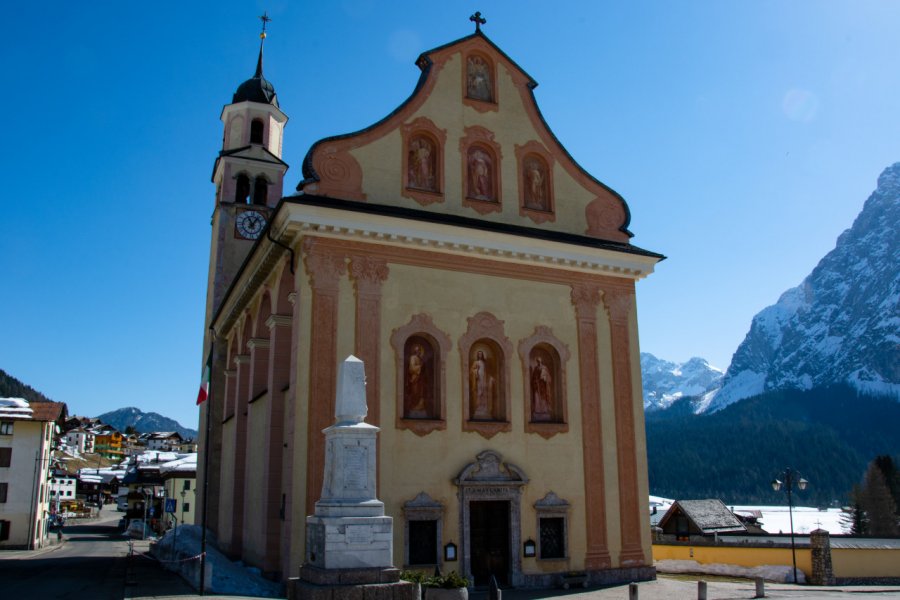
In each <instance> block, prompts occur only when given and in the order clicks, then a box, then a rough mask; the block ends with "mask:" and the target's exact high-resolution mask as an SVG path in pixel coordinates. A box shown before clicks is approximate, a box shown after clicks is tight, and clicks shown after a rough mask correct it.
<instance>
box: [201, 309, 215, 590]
mask: <svg viewBox="0 0 900 600" xmlns="http://www.w3.org/2000/svg"><path fill="white" fill-rule="evenodd" d="M209 332H210V336H209V383H208V384H207V388H206V439H204V440H203V522H202V523H201V527H202V530H201V532H200V595H201V596H202V595H203V592H204V590H205V588H206V519H207V516H206V514H207V512H208V511H207V508H208V506H209V426H210V419H209V413H210V412H212V402H213V401H212V380H213V377H212V363H213V350H214V349H215V346H216V332H215V331H213V328H212V327H210V328H209ZM204 366H205V365H204Z"/></svg>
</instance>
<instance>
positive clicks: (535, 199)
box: [522, 156, 550, 211]
mask: <svg viewBox="0 0 900 600" xmlns="http://www.w3.org/2000/svg"><path fill="white" fill-rule="evenodd" d="M522 171H523V173H524V175H525V181H524V184H525V208H530V209H532V210H545V211H549V210H550V185H549V184H550V180H549V178H548V177H547V165H545V164H544V161H543V160H541V159H540V158H538V157H536V156H526V157H525V160H524V162H523V165H522Z"/></svg>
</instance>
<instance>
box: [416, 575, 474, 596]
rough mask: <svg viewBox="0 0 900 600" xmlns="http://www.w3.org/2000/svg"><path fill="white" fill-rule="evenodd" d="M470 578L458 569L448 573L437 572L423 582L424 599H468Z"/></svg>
mask: <svg viewBox="0 0 900 600" xmlns="http://www.w3.org/2000/svg"><path fill="white" fill-rule="evenodd" d="M468 587H469V580H468V579H466V578H465V577H463V576H461V575H460V574H459V573H457V572H456V571H450V572H449V573H447V574H446V575H441V574H440V573H435V574H434V575H433V576H432V577H428V578H426V579H425V581H423V582H422V588H423V590H424V591H425V598H424V600H468V598H469V590H468Z"/></svg>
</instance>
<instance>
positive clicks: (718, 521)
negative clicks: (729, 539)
mask: <svg viewBox="0 0 900 600" xmlns="http://www.w3.org/2000/svg"><path fill="white" fill-rule="evenodd" d="M678 513H683V514H684V515H685V516H686V517H687V518H688V519H689V520H690V521H691V522H692V523H693V524H694V525H695V526H696V527H697V529H699V530H700V531H702V532H703V533H704V534H711V533H725V532H743V531H747V528H746V527H744V524H743V523H741V521H740V519H738V518H737V517H736V516H734V513H732V512H731V511H730V510H729V509H728V507H727V506H725V504H724V503H723V502H722V501H721V500H719V499H717V498H709V499H706V500H677V501H675V502H674V503H673V504H672V507H671V508H670V509H669V510H668V511H667V512H666V514H665V515H663V518H662V519H660V521H659V526H660V527H664V526H665V524H666V523H667V522H668V521H669V519H671V518H672V517H674V516H675V515H677V514H678Z"/></svg>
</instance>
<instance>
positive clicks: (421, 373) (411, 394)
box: [403, 335, 440, 419]
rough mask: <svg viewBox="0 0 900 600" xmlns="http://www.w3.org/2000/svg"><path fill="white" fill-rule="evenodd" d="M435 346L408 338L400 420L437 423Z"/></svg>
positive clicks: (420, 339)
mask: <svg viewBox="0 0 900 600" xmlns="http://www.w3.org/2000/svg"><path fill="white" fill-rule="evenodd" d="M434 363H435V355H434V345H433V344H432V343H431V342H430V341H429V340H428V339H426V338H425V337H423V336H419V335H413V336H410V337H409V339H408V340H406V344H405V345H404V347H403V364H404V372H403V417H404V418H406V419H439V418H440V415H438V414H437V410H436V409H435V407H436V406H438V403H437V402H435V400H436V394H435V390H436V387H435V383H436V381H437V380H436V378H435V364H434Z"/></svg>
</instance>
